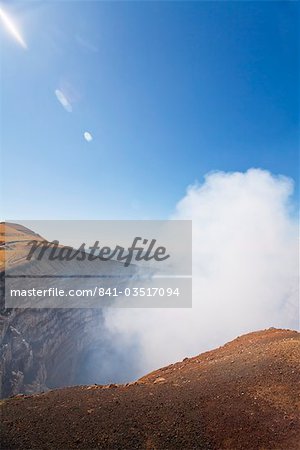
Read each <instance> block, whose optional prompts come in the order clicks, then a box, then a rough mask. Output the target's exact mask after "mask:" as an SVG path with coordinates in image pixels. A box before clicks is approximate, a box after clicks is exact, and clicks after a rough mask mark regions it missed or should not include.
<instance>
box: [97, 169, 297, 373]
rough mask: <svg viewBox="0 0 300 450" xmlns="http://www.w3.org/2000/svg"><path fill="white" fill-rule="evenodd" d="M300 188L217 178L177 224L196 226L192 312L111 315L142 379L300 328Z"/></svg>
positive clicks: (254, 172)
mask: <svg viewBox="0 0 300 450" xmlns="http://www.w3.org/2000/svg"><path fill="white" fill-rule="evenodd" d="M292 191H293V183H292V181H291V180H290V179H288V178H286V177H282V176H279V177H276V176H273V175H271V174H270V173H269V172H267V171H264V170H260V169H250V170H248V171H247V172H245V173H238V172H236V173H223V172H217V173H211V174H208V175H207V176H206V177H205V181H204V183H203V184H200V185H198V184H197V185H194V186H191V187H189V189H188V191H187V194H186V196H185V197H184V198H183V199H182V200H181V201H180V202H179V203H178V204H177V207H176V211H175V213H174V215H173V217H172V218H174V219H192V220H193V308H192V309H161V310H158V309H156V310H153V309H152V310H151V309H111V310H109V311H107V314H106V325H107V327H108V329H109V331H110V333H111V334H112V336H113V337H114V338H115V339H117V340H118V341H119V342H122V343H123V345H124V347H126V345H127V344H128V345H130V344H132V343H135V345H138V346H139V349H140V360H139V367H137V370H136V372H137V373H136V375H137V376H140V375H141V374H143V373H146V372H147V371H149V370H152V369H154V368H158V367H161V366H162V365H165V364H168V363H170V362H175V361H176V360H178V359H181V358H183V357H185V356H191V355H195V354H198V353H200V352H202V351H205V350H208V349H211V348H214V347H216V346H219V345H222V344H224V343H225V342H226V341H228V340H230V339H233V338H235V337H236V336H238V335H240V334H243V333H246V332H249V331H254V330H258V329H263V328H268V327H271V326H272V327H282V328H296V327H297V326H298V249H297V234H298V229H297V220H296V219H295V218H294V217H293V216H292V211H291V203H290V196H291V194H292Z"/></svg>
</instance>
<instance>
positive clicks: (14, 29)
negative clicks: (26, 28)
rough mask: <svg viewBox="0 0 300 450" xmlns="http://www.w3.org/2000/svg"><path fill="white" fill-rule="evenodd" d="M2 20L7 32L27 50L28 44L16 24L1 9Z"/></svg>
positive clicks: (0, 17)
mask: <svg viewBox="0 0 300 450" xmlns="http://www.w3.org/2000/svg"><path fill="white" fill-rule="evenodd" d="M0 19H1V20H2V23H3V24H4V25H5V27H6V29H7V31H9V33H10V34H11V35H12V36H13V37H14V38H15V40H16V41H18V42H19V44H20V45H21V46H22V47H23V48H25V49H27V44H26V42H25V41H24V39H23V38H22V36H21V34H20V32H19V30H18V28H17V27H16V25H15V24H14V22H13V20H12V19H11V18H10V17H9V16H8V15H7V13H5V12H4V11H3V9H2V8H0Z"/></svg>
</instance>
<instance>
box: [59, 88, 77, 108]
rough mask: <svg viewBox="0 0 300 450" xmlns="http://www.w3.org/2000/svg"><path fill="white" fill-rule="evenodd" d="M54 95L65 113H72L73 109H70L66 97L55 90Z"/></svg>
mask: <svg viewBox="0 0 300 450" xmlns="http://www.w3.org/2000/svg"><path fill="white" fill-rule="evenodd" d="M55 95H56V98H57V100H58V101H59V103H60V104H61V105H62V107H63V108H64V109H65V110H66V111H68V112H72V110H73V108H72V105H71V103H70V101H69V100H68V98H67V97H66V95H65V94H64V93H63V92H62V91H61V90H60V89H56V90H55Z"/></svg>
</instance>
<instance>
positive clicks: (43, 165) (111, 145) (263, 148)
mask: <svg viewBox="0 0 300 450" xmlns="http://www.w3.org/2000/svg"><path fill="white" fill-rule="evenodd" d="M1 6H2V7H3V9H5V11H6V12H7V13H9V15H10V17H11V18H12V19H13V20H14V21H15V23H16V24H18V29H19V30H20V33H21V34H22V36H23V38H24V40H25V42H26V44H27V46H28V48H27V50H26V49H24V48H23V47H22V46H20V45H19V44H18V42H16V40H15V39H14V38H13V37H12V36H11V35H10V34H9V33H8V32H7V30H5V29H3V27H2V26H1V31H0V38H1V55H2V56H1V92H2V93H1V128H2V133H1V134H2V137H1V147H2V153H3V158H2V160H3V162H4V164H5V166H4V172H5V178H4V200H5V218H6V219H15V220H17V219H46V218H47V219H60V218H61V219H76V218H81V219H104V218H105V219H123V218H124V219H131V218H140V219H146V218H149V219H160V218H166V217H168V216H169V215H170V213H171V212H172V211H173V210H174V207H175V204H176V203H177V201H179V200H180V199H181V198H182V197H183V196H184V194H185V191H186V188H187V186H188V185H190V184H192V183H194V182H195V181H196V180H198V181H200V182H201V181H202V180H203V176H204V175H205V174H206V173H207V172H210V171H212V170H223V171H236V170H238V171H245V170H247V169H248V168H250V167H260V168H263V169H267V170H270V171H271V172H272V173H275V174H284V175H287V176H289V177H292V178H293V179H294V180H295V182H296V183H297V177H298V145H299V128H298V124H299V4H298V3H291V2H269V1H265V2H110V3H108V2H98V1H94V2H87V1H84V2H83V1H82V2H81V1H77V2H76V1H70V2H69V1H64V2H58V1H57V2H48V3H46V2H29V1H27V2H24V1H23V2H15V1H10V2H2V3H1ZM56 90H60V92H63V93H64V95H65V97H66V98H67V99H68V101H69V104H70V105H71V107H72V112H68V111H66V110H65V109H64V108H63V107H62V105H61V104H60V103H59V101H58V99H57V97H56V95H55V91H56ZM85 131H89V132H90V133H91V134H92V136H93V140H92V141H91V142H87V141H85V139H84V138H83V133H84V132H85Z"/></svg>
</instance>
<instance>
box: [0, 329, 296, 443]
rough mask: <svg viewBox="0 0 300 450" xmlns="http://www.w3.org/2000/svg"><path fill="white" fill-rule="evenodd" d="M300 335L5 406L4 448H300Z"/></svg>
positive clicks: (272, 336)
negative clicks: (132, 379)
mask: <svg viewBox="0 0 300 450" xmlns="http://www.w3.org/2000/svg"><path fill="white" fill-rule="evenodd" d="M299 361H300V346H299V333H297V332H296V331H288V330H275V329H272V330H267V331H260V332H256V333H251V334H248V335H245V336H242V337H240V338H238V339H236V340H234V341H232V342H230V343H228V344H226V345H225V346H223V347H221V348H219V349H216V350H213V351H211V352H207V353H204V354H202V355H200V356H197V357H195V358H191V359H186V360H184V361H182V362H179V363H176V364H174V365H171V366H168V367H165V368H163V369H160V370H158V371H156V372H153V373H151V374H149V375H147V376H145V377H143V378H142V379H140V380H139V381H138V382H136V383H131V384H129V385H120V386H116V385H110V386H80V387H72V388H66V389H60V390H54V391H50V392H47V393H44V394H37V395H33V396H19V397H14V398H11V399H8V400H5V401H3V402H2V429H1V443H2V446H1V448H2V449H3V450H4V449H10V448H11V449H16V448H17V449H29V448H30V449H31V448H32V449H52V450H53V449H62V450H64V449H71V448H80V449H95V448H101V449H136V448H141V449H148V450H150V449H181V450H185V449H207V450H209V449H218V450H219V449H232V450H233V449H234V450H237V449H241V450H247V449H260V450H267V449H278V450H279V449H282V450H296V449H300V445H299V442H300V439H299V438H300V420H299V406H300V401H299V393H300V371H299Z"/></svg>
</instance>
